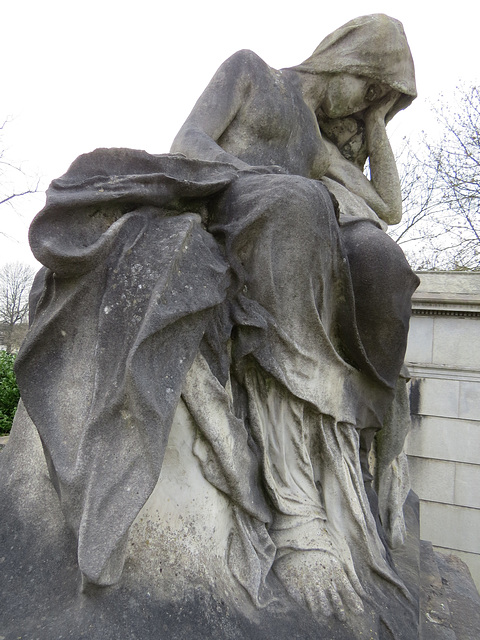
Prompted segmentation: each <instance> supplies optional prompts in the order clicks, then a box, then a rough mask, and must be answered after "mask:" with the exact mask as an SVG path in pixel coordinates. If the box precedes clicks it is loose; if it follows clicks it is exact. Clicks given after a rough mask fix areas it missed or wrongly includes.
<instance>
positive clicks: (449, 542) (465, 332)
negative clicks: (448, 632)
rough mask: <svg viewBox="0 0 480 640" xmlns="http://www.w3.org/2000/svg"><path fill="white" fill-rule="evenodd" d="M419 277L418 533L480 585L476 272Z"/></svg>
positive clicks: (414, 346)
mask: <svg viewBox="0 0 480 640" xmlns="http://www.w3.org/2000/svg"><path fill="white" fill-rule="evenodd" d="M418 275H419V276H420V278H421V285H420V287H419V289H418V290H417V292H416V293H415V295H414V300H413V317H412V321H411V328H410V337H409V343H408V349H407V355H406V360H407V363H408V366H409V369H410V372H411V374H412V382H411V395H410V398H411V409H412V421H413V428H412V431H411V433H410V435H409V437H408V439H407V454H408V456H409V464H410V474H411V481H412V487H413V489H414V490H415V491H416V493H417V494H418V495H419V497H420V501H421V520H420V535H421V538H422V539H424V540H430V541H431V542H432V543H433V545H434V547H435V548H436V549H438V550H439V551H444V552H446V553H450V552H453V553H454V554H455V555H457V556H459V557H460V558H462V559H463V560H464V561H465V562H466V563H467V564H468V566H469V568H470V571H471V573H472V576H473V578H474V580H475V582H476V585H477V588H480V273H475V272H423V273H419V274H418Z"/></svg>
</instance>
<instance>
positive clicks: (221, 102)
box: [170, 50, 261, 169]
mask: <svg viewBox="0 0 480 640" xmlns="http://www.w3.org/2000/svg"><path fill="white" fill-rule="evenodd" d="M258 62H261V60H260V58H258V56H256V54H254V53H253V52H252V51H247V50H244V51H238V52H237V53H235V54H234V55H233V56H231V57H230V58H229V59H228V60H226V61H225V62H224V63H223V64H222V66H221V67H220V68H219V69H218V71H217V72H216V73H215V75H214V77H213V78H212V80H211V81H210V83H209V84H208V86H207V88H206V89H205V91H204V92H203V93H202V95H201V96H200V98H199V99H198V100H197V102H196V104H195V106H194V107H193V109H192V112H191V113H190V115H189V116H188V118H187V120H186V121H185V123H184V125H183V126H182V128H181V129H180V131H179V132H178V134H177V135H176V137H175V139H174V141H173V144H172V147H171V150H170V151H171V152H172V153H182V154H184V155H186V156H187V157H189V158H196V159H200V160H212V161H218V162H229V163H230V164H233V165H234V166H235V167H237V168H238V169H248V168H249V165H248V164H246V163H245V162H243V161H242V160H240V159H239V158H237V157H236V156H234V155H233V154H231V153H228V152H227V151H225V150H224V149H222V147H220V145H219V144H217V141H218V140H219V139H220V138H221V136H222V134H223V133H224V132H225V131H226V129H227V128H228V127H229V125H230V124H231V123H232V121H233V120H234V118H235V117H236V116H237V114H238V112H239V111H240V109H241V107H242V104H243V103H244V102H245V100H246V98H247V96H248V93H249V91H250V85H251V78H252V73H251V67H252V65H254V64H255V63H257V64H258Z"/></svg>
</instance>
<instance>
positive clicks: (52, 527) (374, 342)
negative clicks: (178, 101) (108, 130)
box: [1, 15, 418, 640]
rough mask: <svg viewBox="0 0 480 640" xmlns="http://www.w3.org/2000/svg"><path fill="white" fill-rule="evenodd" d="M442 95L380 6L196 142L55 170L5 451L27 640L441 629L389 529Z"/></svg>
mask: <svg viewBox="0 0 480 640" xmlns="http://www.w3.org/2000/svg"><path fill="white" fill-rule="evenodd" d="M415 94H416V92H415V81H414V72H413V63H412V60H411V55H410V51H409V48H408V44H407V41H406V39H405V35H404V33H403V29H402V27H401V25H400V23H398V22H397V21H395V20H393V19H391V18H388V17H387V16H383V15H375V16H367V17H364V18H359V19H357V20H354V21H352V22H351V23H348V24H347V25H345V26H344V27H342V28H341V29H339V30H338V31H337V32H335V33H334V34H332V35H331V36H329V37H328V38H326V39H325V40H324V41H323V42H322V43H321V45H320V46H319V47H318V48H317V49H316V51H315V52H314V54H313V55H312V56H311V57H310V58H309V59H308V60H306V61H305V62H304V63H303V64H301V65H299V66H297V67H293V68H291V69H283V70H281V71H277V70H274V69H272V68H270V67H269V66H268V65H267V64H266V63H265V62H263V61H262V60H261V59H260V58H258V56H256V55H255V54H253V53H252V52H249V51H242V52H238V53H237V54H235V55H234V56H232V57H231V58H230V59H229V60H227V61H226V62H225V63H224V64H223V65H222V67H221V68H220V69H219V71H218V72H217V74H216V75H215V77H214V78H213V80H212V82H211V83H210V84H209V86H208V87H207V89H206V90H205V92H204V93H203V94H202V96H201V97H200V99H199V101H198V102H197V104H196V105H195V107H194V109H193V111H192V113H191V115H190V116H189V118H188V119H187V121H186V123H185V125H184V126H183V127H182V129H181V131H180V132H179V134H178V136H177V137H176V139H175V141H174V144H173V147H172V151H173V152H174V153H172V154H169V155H162V156H151V155H149V154H147V153H145V152H140V151H133V150H125V149H117V150H115V149H113V150H97V151H95V152H93V153H91V154H86V155H84V156H81V157H80V158H79V159H78V160H76V161H75V162H74V164H73V165H72V166H71V167H70V169H69V171H68V172H67V173H66V174H65V176H63V177H62V178H60V179H59V180H56V181H54V182H53V183H52V185H51V187H50V189H49V191H48V194H47V204H46V207H45V208H44V210H43V211H41V212H40V213H39V214H38V216H37V217H36V219H35V220H34V222H33V224H32V227H31V231H30V241H31V245H32V249H33V251H34V253H35V255H36V256H37V258H38V259H39V260H40V261H41V262H42V263H43V264H44V265H45V266H44V269H42V271H41V272H40V273H39V275H38V277H37V279H36V281H35V284H34V287H33V290H32V296H31V311H32V322H31V328H30V331H29V334H28V336H27V338H26V341H25V343H24V345H23V347H22V350H21V352H20V354H19V356H18V359H17V378H18V382H19V386H20V388H21V392H22V399H23V402H24V405H25V409H22V410H21V411H20V412H19V414H18V417H17V419H16V423H15V427H14V430H13V431H12V437H11V440H10V442H9V445H8V447H7V448H6V449H5V451H4V452H3V453H2V471H1V473H2V482H3V486H4V487H8V491H7V493H6V494H4V495H3V496H2V500H3V504H2V513H5V514H7V515H6V518H5V520H4V524H2V540H3V541H7V540H8V539H9V538H10V539H11V540H12V543H11V545H10V547H9V549H8V553H7V554H6V555H5V561H4V564H5V568H6V572H5V574H4V575H5V576H6V585H8V586H9V588H10V591H9V594H8V609H9V612H10V613H9V618H8V625H9V626H8V627H6V628H7V629H8V633H15V632H16V633H18V634H20V633H23V634H35V635H36V636H37V637H39V638H47V637H48V638H51V637H55V636H59V633H60V630H62V633H63V632H65V635H67V637H68V636H69V637H72V638H73V637H78V638H81V637H88V638H93V639H95V638H108V637H112V638H113V637H115V638H117V637H142V638H150V637H152V638H153V637H159V636H160V637H165V638H179V639H180V638H195V637H198V638H211V637H218V638H225V640H229V639H233V638H247V637H248V638H271V637H278V638H279V639H286V638H292V637H293V638H295V637H298V638H312V639H313V638H322V637H328V638H332V639H335V638H338V639H339V640H347V639H350V638H351V639H356V638H363V637H369V638H378V639H382V640H383V639H385V640H387V639H388V640H390V639H391V638H392V637H393V638H395V640H407V639H408V640H412V638H414V637H415V635H416V632H417V624H418V608H417V605H418V595H417V594H415V585H414V581H413V580H411V579H409V580H407V581H409V582H411V583H412V585H413V586H411V587H410V590H409V588H408V586H406V585H405V583H404V581H403V579H402V577H400V575H399V573H398V572H397V570H396V568H395V566H394V564H393V561H392V557H391V553H390V551H389V549H388V546H387V544H386V540H387V539H388V540H390V541H393V542H395V543H399V542H401V540H402V539H403V537H404V535H405V533H406V532H405V527H404V525H403V514H402V509H401V506H402V502H403V499H404V498H405V496H406V494H407V490H408V479H407V477H406V474H405V473H396V472H395V471H394V470H395V469H399V468H401V456H402V443H403V439H404V436H405V432H406V430H407V429H408V424H407V421H406V420H405V419H404V418H405V415H404V414H405V411H406V402H405V398H406V394H405V383H404V382H403V383H401V384H399V383H398V378H399V374H400V370H401V367H402V363H403V359H404V354H405V347H406V337H407V332H408V322H409V315H410V299H411V295H412V292H413V291H414V289H415V287H416V286H417V283H418V279H417V278H416V276H415V275H414V274H413V273H412V271H411V270H410V268H409V266H408V264H407V263H406V260H405V258H404V256H403V254H402V252H401V250H400V249H399V248H398V246H397V245H396V244H395V243H394V242H393V241H391V240H390V239H389V238H388V236H387V235H386V234H385V233H384V232H383V230H382V227H385V226H386V224H389V223H395V222H398V220H399V217H400V216H401V194H400V185H399V181H398V175H397V172H396V168H395V161H394V157H393V153H392V150H391V147H390V145H389V142H388V138H387V135H386V122H387V121H388V120H389V119H391V118H392V117H393V116H394V115H395V114H396V113H397V112H398V111H399V110H400V109H402V108H404V107H405V106H407V105H408V104H409V103H410V102H411V100H412V99H413V98H414V97H415ZM185 156H186V157H185ZM367 157H369V159H370V167H371V173H372V180H371V181H370V180H368V179H367V178H366V177H365V176H364V175H363V173H362V167H363V164H364V162H365V159H366V158H367ZM392 404H394V409H391V407H392ZM389 411H390V418H389V419H388V420H387V422H388V424H389V432H388V434H387V435H386V437H385V438H384V440H383V443H384V446H383V447H382V446H379V447H378V451H377V454H378V455H377V467H376V468H377V471H378V473H379V474H380V477H381V478H383V479H384V481H385V482H387V479H388V483H389V488H388V490H386V491H385V492H384V494H381V495H380V504H378V500H377V496H376V494H375V491H374V490H373V476H372V473H371V471H372V470H371V469H370V468H369V464H368V456H369V453H370V450H371V448H372V441H373V439H374V437H375V434H376V433H377V432H378V430H379V429H381V428H382V427H383V425H384V423H386V416H387V413H388V412H389ZM391 416H393V418H392V417H391ZM387 436H388V437H387ZM382 482H383V481H382ZM389 503H390V508H389ZM382 517H383V520H384V523H383V524H384V525H385V528H386V532H385V529H384V528H383V527H382V522H381V518H382ZM30 568H31V569H30ZM407 574H408V572H405V575H407ZM30 575H31V577H29V576H30ZM6 590H7V586H6V588H5V591H6ZM412 590H413V595H412ZM15 603H17V604H18V606H17V608H16V609H15V607H14V604H15ZM39 611H42V612H43V615H44V618H45V619H43V620H42V619H41V617H40V620H39V617H38V612H39ZM159 630H160V631H159ZM67 632H68V633H67Z"/></svg>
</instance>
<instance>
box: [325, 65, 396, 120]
mask: <svg viewBox="0 0 480 640" xmlns="http://www.w3.org/2000/svg"><path fill="white" fill-rule="evenodd" d="M389 91H391V87H389V86H388V85H387V84H383V83H381V82H376V81H375V80H371V79H370V78H362V77H360V76H352V75H350V74H348V73H338V74H334V75H331V76H330V77H329V80H328V85H327V90H326V92H325V95H324V99H323V101H322V103H321V105H320V110H321V111H322V113H323V114H324V115H325V116H327V118H345V117H347V116H350V115H352V114H353V113H360V112H361V111H364V110H365V109H367V108H368V107H369V106H371V105H372V104H374V103H375V102H377V101H378V100H380V99H381V98H383V97H384V96H386V95H387V93H388V92H389Z"/></svg>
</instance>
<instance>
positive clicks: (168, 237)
mask: <svg viewBox="0 0 480 640" xmlns="http://www.w3.org/2000/svg"><path fill="white" fill-rule="evenodd" d="M233 175H234V172H233V170H232V168H231V167H229V166H228V165H220V164H216V163H196V162H194V161H191V160H190V161H187V160H185V159H184V158H180V157H172V156H149V155H148V154H146V153H145V152H136V151H130V150H97V151H96V152H94V153H92V154H87V155H86V156H82V157H80V158H79V159H78V160H77V161H76V162H75V163H74V164H73V165H72V167H71V168H70V169H69V171H68V172H67V174H66V175H65V176H63V177H62V178H61V179H59V180H57V181H55V182H53V183H52V185H51V187H50V189H49V191H48V194H47V204H46V207H45V208H44V209H43V210H42V211H41V212H40V213H39V214H38V216H37V217H36V219H35V220H34V222H33V223H32V227H31V231H30V241H31V246H32V249H33V251H34V253H35V255H36V257H37V258H38V259H39V260H41V261H42V262H43V264H44V265H45V267H46V269H45V270H44V271H43V273H42V277H43V279H44V282H43V284H44V286H43V289H42V290H41V292H40V294H39V296H37V300H36V301H35V302H36V308H35V311H34V319H33V323H32V326H31V329H30V332H29V335H28V337H27V339H26V341H25V343H24V345H23V347H22V350H21V352H20V353H19V356H18V359H17V367H16V372H17V378H18V382H19V386H20V388H21V390H22V397H23V400H24V403H25V406H26V408H27V410H28V412H29V414H30V416H31V418H32V419H33V421H34V423H35V425H36V427H37V429H38V431H39V434H40V437H41V440H42V443H43V446H44V450H45V454H46V458H47V462H48V465H49V471H50V475H51V479H52V482H53V484H54V486H55V488H56V490H57V493H58V495H59V498H60V501H61V505H62V509H63V512H64V514H65V517H66V520H67V522H68V523H69V525H70V526H71V527H72V528H73V530H74V532H75V534H76V536H77V538H78V562H79V566H80V569H81V571H82V574H83V575H84V577H85V579H86V580H87V581H91V582H94V583H97V584H111V583H113V582H115V581H116V580H118V578H119V577H120V574H121V571H122V568H123V562H124V552H125V548H124V547H125V543H126V537H127V533H128V530H129V527H130V525H131V523H132V522H133V520H134V519H135V517H136V515H137V514H138V512H139V510H140V509H141V507H142V506H143V504H144V503H145V501H146V500H147V498H148V496H149V495H150V493H151V492H152V490H153V488H154V487H155V484H156V482H157V480H158V477H159V474H160V470H161V465H162V459H163V454H164V451H165V447H166V443H167V439H168V435H169V430H170V425H171V422H172V419H173V414H174V411H175V408H176V406H177V403H178V399H179V397H180V393H181V388H182V384H183V381H184V378H185V375H186V373H187V371H188V370H189V368H190V365H191V363H192V361H193V359H194V357H195V355H196V353H197V351H198V346H199V344H200V341H201V339H202V336H203V334H204V331H205V326H206V324H207V323H208V321H209V314H210V310H211V309H212V308H213V307H215V306H216V305H218V304H220V303H221V302H222V300H223V299H224V298H225V294H226V290H227V287H228V282H229V276H228V265H227V264H226V262H225V260H224V259H223V258H222V256H221V254H220V252H219V250H218V247H217V245H216V243H215V241H214V240H213V239H212V237H211V236H210V235H209V234H208V233H207V232H206V231H205V230H204V229H203V227H202V225H201V218H200V216H199V214H198V213H196V211H198V209H199V205H198V202H199V201H200V200H202V201H205V199H206V198H208V196H209V195H211V194H212V193H215V192H216V191H218V190H220V189H222V188H223V187H224V186H225V184H227V183H228V182H229V181H230V180H231V179H232V177H233ZM172 212H173V213H174V214H175V215H172ZM37 288H38V283H37Z"/></svg>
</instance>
